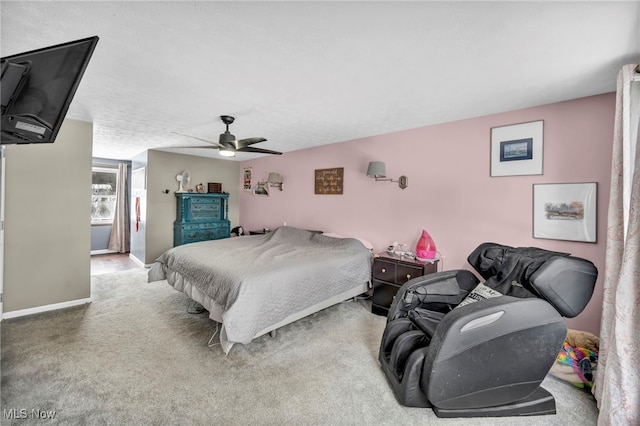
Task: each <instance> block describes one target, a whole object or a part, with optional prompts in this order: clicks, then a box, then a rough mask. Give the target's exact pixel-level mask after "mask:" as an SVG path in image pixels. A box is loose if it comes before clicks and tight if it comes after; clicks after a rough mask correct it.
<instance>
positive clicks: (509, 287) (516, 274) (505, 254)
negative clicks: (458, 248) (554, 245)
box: [467, 243, 598, 318]
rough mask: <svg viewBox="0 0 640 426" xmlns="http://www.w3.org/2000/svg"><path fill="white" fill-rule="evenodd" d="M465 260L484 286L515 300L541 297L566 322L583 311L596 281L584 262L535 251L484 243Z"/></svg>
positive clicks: (593, 271) (566, 255) (593, 270)
mask: <svg viewBox="0 0 640 426" xmlns="http://www.w3.org/2000/svg"><path fill="white" fill-rule="evenodd" d="M467 260H468V261H469V264H471V266H473V267H474V268H475V269H476V270H477V271H478V273H479V274H480V275H481V276H482V277H483V278H484V279H485V280H487V282H486V285H487V286H489V287H491V288H494V289H496V290H498V291H500V292H501V293H503V294H509V295H513V296H517V297H531V296H537V297H540V298H542V299H545V300H546V301H548V302H549V303H550V304H551V305H553V307H554V308H555V309H556V310H557V311H558V312H560V314H561V315H563V316H565V317H569V318H573V317H575V316H576V315H578V314H579V313H580V312H582V310H583V309H584V308H585V306H586V305H587V303H588V302H589V300H590V299H591V295H592V294H593V289H594V287H595V283H596V279H597V277H598V270H597V268H596V267H595V266H594V265H593V263H591V262H590V261H588V260H586V259H582V258H578V257H573V256H570V254H569V253H561V252H554V251H549V250H545V249H541V248H537V247H510V246H505V245H501V244H496V243H483V244H480V245H479V246H478V247H477V248H476V249H475V250H474V251H473V252H472V253H471V254H470V255H469V257H468V258H467ZM514 284H517V286H514ZM525 290H526V291H525Z"/></svg>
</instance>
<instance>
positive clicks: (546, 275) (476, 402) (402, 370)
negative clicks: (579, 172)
mask: <svg viewBox="0 0 640 426" xmlns="http://www.w3.org/2000/svg"><path fill="white" fill-rule="evenodd" d="M467 260H468V261H469V263H470V264H471V266H473V267H474V268H475V269H476V270H477V271H478V273H479V274H480V276H482V278H484V280H485V282H484V285H485V286H486V287H489V288H491V289H493V290H496V291H497V292H499V293H501V294H502V295H500V296H498V297H491V298H482V297H481V296H478V295H477V294H476V293H475V292H474V291H473V290H474V289H476V286H478V284H479V281H480V280H479V279H478V278H477V277H476V275H474V274H473V273H472V272H470V271H467V270H454V271H445V272H438V273H435V274H430V275H425V276H422V277H418V278H414V279H412V280H410V281H408V282H406V283H405V284H404V285H403V286H402V287H401V288H400V289H399V290H398V293H397V294H396V297H395V299H394V301H393V303H392V305H391V308H390V309H389V315H388V318H387V325H386V328H385V330H384V334H383V337H382V342H381V344H380V353H379V357H378V359H379V361H380V363H381V366H382V370H383V371H384V373H385V375H386V377H387V379H388V382H389V384H390V385H391V388H392V389H393V392H394V394H395V396H396V399H397V400H398V402H400V403H401V404H402V405H405V406H409V407H425V408H433V410H434V412H435V414H436V415H437V416H438V417H502V416H531V415H545V414H555V412H556V407H555V400H554V398H553V396H552V395H551V394H550V393H549V392H548V391H546V390H545V389H543V388H542V387H541V386H540V384H541V383H542V381H543V380H544V378H545V376H546V375H547V373H548V372H549V370H550V369H551V367H552V365H553V363H554V362H555V360H556V356H557V355H558V353H559V352H560V350H561V349H562V344H563V341H564V339H565V337H566V333H567V327H566V325H565V322H564V319H563V317H569V318H571V317H575V316H576V315H578V314H579V313H580V312H581V311H582V310H583V309H584V307H585V306H586V305H587V303H588V302H589V299H590V298H591V295H592V293H593V289H594V286H595V282H596V278H597V276H598V271H597V269H596V267H595V266H594V265H593V264H592V263H591V262H589V261H588V260H585V259H581V258H577V257H572V256H570V255H569V254H567V253H558V252H551V251H547V250H543V249H539V248H532V247H521V248H514V247H509V246H504V245H500V244H494V243H484V244H481V245H480V246H479V247H478V248H476V249H475V250H474V251H473V252H472V253H471V254H470V255H469V257H468V258H467ZM478 288H480V287H478ZM467 297H470V298H471V299H473V300H476V299H479V300H477V301H475V303H467V302H465V303H463V305H464V306H459V307H458V304H460V302H462V301H463V300H464V299H466V298H467Z"/></svg>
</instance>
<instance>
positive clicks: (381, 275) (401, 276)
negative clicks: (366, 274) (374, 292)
mask: <svg viewBox="0 0 640 426" xmlns="http://www.w3.org/2000/svg"><path fill="white" fill-rule="evenodd" d="M421 275H422V267H419V266H411V265H403V264H401V263H392V262H387V261H384V260H380V259H376V260H375V261H374V262H373V279H377V280H382V281H387V282H390V283H394V284H398V285H402V284H404V283H406V282H407V281H409V280H410V279H411V278H415V277H419V276H421Z"/></svg>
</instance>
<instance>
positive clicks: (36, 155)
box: [4, 120, 93, 314]
mask: <svg viewBox="0 0 640 426" xmlns="http://www.w3.org/2000/svg"><path fill="white" fill-rule="evenodd" d="M92 145H93V124H92V123H86V122H82V121H76V120H65V122H64V124H63V125H62V127H61V129H60V132H59V134H58V137H57V139H56V141H55V142H54V143H53V144H32V145H8V146H6V198H5V201H6V206H5V209H6V210H5V251H4V256H5V258H4V313H5V314H9V313H11V312H12V311H19V310H24V309H29V308H34V307H41V306H46V305H53V304H59V303H66V302H73V301H80V300H83V299H87V298H89V297H90V295H91V281H90V274H91V272H90V257H89V251H90V246H91V150H92Z"/></svg>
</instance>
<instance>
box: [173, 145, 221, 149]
mask: <svg viewBox="0 0 640 426" xmlns="http://www.w3.org/2000/svg"><path fill="white" fill-rule="evenodd" d="M172 148H181V149H182V148H187V149H191V148H203V149H219V148H218V147H217V146H205V145H198V146H173V147H172Z"/></svg>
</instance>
